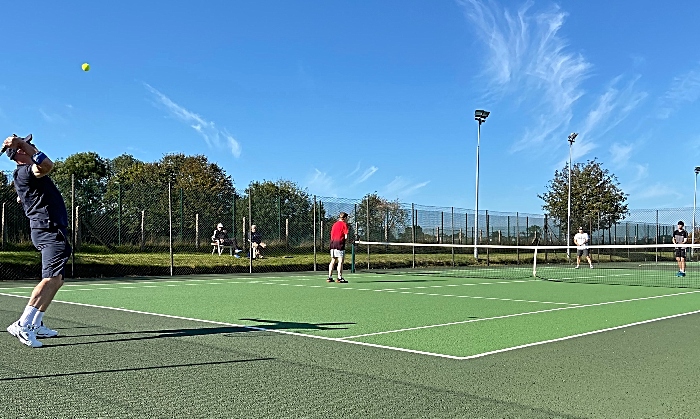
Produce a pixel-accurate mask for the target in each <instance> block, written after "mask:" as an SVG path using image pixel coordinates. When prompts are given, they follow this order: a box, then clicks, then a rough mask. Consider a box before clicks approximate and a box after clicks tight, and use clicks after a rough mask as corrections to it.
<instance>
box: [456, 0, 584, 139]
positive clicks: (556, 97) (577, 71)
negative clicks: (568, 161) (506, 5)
mask: <svg viewBox="0 0 700 419" xmlns="http://www.w3.org/2000/svg"><path fill="white" fill-rule="evenodd" d="M458 3H459V4H461V5H462V6H463V8H464V11H465V14H466V16H467V18H468V19H469V20H470V22H471V23H472V24H473V26H474V28H475V30H476V34H477V36H478V37H479V39H480V40H481V43H482V44H483V45H485V46H486V47H487V51H486V59H485V60H484V63H483V67H484V68H483V72H482V74H481V77H482V78H485V79H486V80H488V88H489V94H490V95H495V96H500V97H502V96H506V95H507V96H509V98H511V99H513V100H514V101H516V102H518V103H521V104H522V105H524V106H527V107H528V109H529V112H530V116H532V118H533V120H536V121H538V122H537V124H536V125H535V126H532V127H529V128H527V129H526V130H525V133H524V134H523V135H522V137H521V138H520V139H519V140H517V141H516V142H515V143H514V144H513V145H512V147H511V150H512V151H519V150H524V149H529V148H533V147H536V146H541V145H542V144H543V143H545V142H546V141H547V140H550V139H551V138H552V136H553V135H554V133H555V132H559V131H560V130H561V129H562V128H565V127H566V126H567V125H568V124H569V122H570V120H571V118H572V106H573V105H574V103H575V102H576V101H577V100H578V99H579V98H580V97H581V96H582V95H583V91H582V89H581V83H582V82H583V80H585V78H586V77H587V76H588V73H589V71H590V68H591V64H590V63H589V62H588V61H587V60H586V59H585V58H584V57H583V56H582V55H581V54H578V53H574V52H569V51H568V50H567V47H568V43H567V41H566V40H565V39H564V38H562V37H561V36H560V35H559V34H558V32H559V30H560V29H561V27H562V25H563V23H564V19H565V18H566V16H567V14H566V13H564V12H562V11H561V10H560V9H559V7H558V6H552V7H551V8H550V9H548V10H545V11H535V10H531V8H532V6H533V3H532V2H527V3H525V5H524V6H523V7H521V8H520V9H519V10H518V11H517V12H515V13H514V12H511V11H510V10H507V9H503V8H501V7H500V6H499V5H498V4H496V3H494V2H488V3H487V2H483V1H478V0H459V1H458ZM537 148H539V147H537Z"/></svg>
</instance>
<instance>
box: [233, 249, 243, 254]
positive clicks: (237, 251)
mask: <svg viewBox="0 0 700 419" xmlns="http://www.w3.org/2000/svg"><path fill="white" fill-rule="evenodd" d="M242 251H243V250H241V249H236V250H234V251H233V253H241V252H242Z"/></svg>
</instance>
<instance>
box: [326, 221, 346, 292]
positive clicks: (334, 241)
mask: <svg viewBox="0 0 700 419" xmlns="http://www.w3.org/2000/svg"><path fill="white" fill-rule="evenodd" d="M347 220H348V214H347V213H345V212H341V213H340V215H339V216H338V221H336V222H335V224H333V227H331V263H330V264H329V265H328V282H333V265H335V263H336V262H338V280H336V281H335V282H340V283H342V284H347V283H348V281H346V280H345V279H344V278H343V259H344V258H345V240H347V239H348V223H347Z"/></svg>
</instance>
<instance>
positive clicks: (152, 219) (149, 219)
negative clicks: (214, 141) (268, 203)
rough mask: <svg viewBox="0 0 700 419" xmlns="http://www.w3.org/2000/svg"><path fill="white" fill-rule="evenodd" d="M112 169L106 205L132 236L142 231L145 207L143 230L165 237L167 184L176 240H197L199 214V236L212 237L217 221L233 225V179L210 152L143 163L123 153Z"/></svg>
mask: <svg viewBox="0 0 700 419" xmlns="http://www.w3.org/2000/svg"><path fill="white" fill-rule="evenodd" d="M110 168H111V173H112V177H111V178H110V180H109V182H108V187H107V190H108V193H107V196H108V198H109V202H108V205H109V206H110V207H111V208H114V210H115V212H117V216H118V220H119V222H120V223H121V225H122V226H123V228H124V229H126V231H125V233H127V234H128V233H131V234H132V237H133V236H136V237H138V236H139V234H140V233H139V232H140V228H141V226H140V223H141V216H142V211H143V212H144V214H145V215H144V216H145V220H146V227H145V228H146V230H147V231H149V232H151V233H152V235H151V237H154V236H157V237H159V238H160V239H159V240H161V241H162V240H164V239H165V238H167V236H168V225H169V222H168V209H169V205H168V185H170V193H171V205H172V210H173V229H174V233H175V237H176V239H182V240H184V241H186V242H188V243H193V242H194V234H195V228H196V225H195V223H196V219H197V217H198V218H199V227H200V232H201V233H200V238H204V237H208V235H209V234H210V233H211V231H209V230H210V229H211V230H212V231H213V228H214V226H215V225H216V223H218V222H224V223H225V224H226V225H227V227H229V228H230V224H231V214H232V206H233V191H234V189H233V181H232V179H231V177H230V176H228V175H227V174H226V173H225V172H224V170H223V169H222V168H221V167H219V166H218V165H217V164H215V163H210V162H209V161H208V159H207V158H206V156H203V155H195V156H186V155H184V154H181V153H179V154H166V155H165V156H163V158H162V159H161V160H160V161H158V162H154V163H143V162H141V161H139V160H137V159H135V158H133V156H130V155H126V154H124V155H121V156H119V157H116V158H115V159H114V160H112V161H110ZM119 204H121V206H119ZM153 240H155V238H154V239H153ZM130 241H132V242H134V241H135V239H133V238H132V239H131V240H130Z"/></svg>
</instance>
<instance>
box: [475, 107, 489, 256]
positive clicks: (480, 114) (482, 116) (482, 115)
mask: <svg viewBox="0 0 700 419" xmlns="http://www.w3.org/2000/svg"><path fill="white" fill-rule="evenodd" d="M489 114H490V112H489V111H484V110H481V109H477V110H476V111H475V112H474V119H475V120H477V121H478V122H479V126H478V128H477V131H476V205H474V259H479V249H478V248H477V247H476V245H477V243H478V239H477V238H478V237H479V143H480V142H481V124H482V123H483V122H484V121H486V118H487V117H488V116H489Z"/></svg>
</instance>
